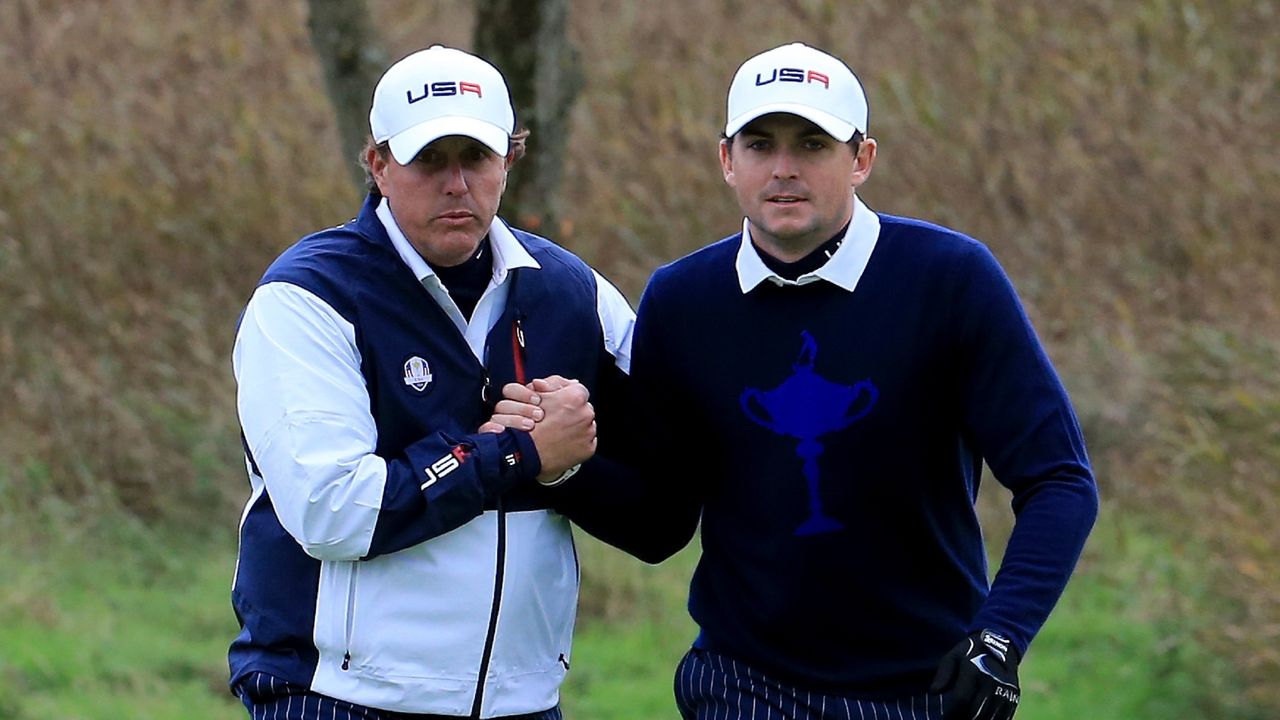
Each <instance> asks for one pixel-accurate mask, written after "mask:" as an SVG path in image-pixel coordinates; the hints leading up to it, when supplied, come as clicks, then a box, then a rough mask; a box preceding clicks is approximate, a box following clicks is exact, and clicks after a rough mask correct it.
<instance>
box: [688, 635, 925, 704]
mask: <svg viewBox="0 0 1280 720" xmlns="http://www.w3.org/2000/svg"><path fill="white" fill-rule="evenodd" d="M675 691H676V707H677V708H678V709H679V710H680V715H681V717H683V718H684V720H941V718H942V697H941V696H939V695H919V696H916V697H904V698H900V699H898V700H861V699H858V698H851V697H843V696H840V695H822V694H819V693H815V692H808V691H806V690H801V689H799V688H795V687H791V686H788V685H783V684H781V683H777V682H774V681H773V680H770V679H769V678H768V677H766V676H765V675H764V674H763V673H761V672H759V671H758V670H755V669H753V668H749V667H747V666H746V664H744V663H742V662H741V661H738V660H734V659H732V658H728V657H725V656H723V655H719V654H717V653H713V652H711V651H709V650H700V649H698V648H693V649H691V650H690V651H689V652H688V654H686V655H685V656H684V659H683V660H681V661H680V664H679V665H678V666H677V667H676V677H675Z"/></svg>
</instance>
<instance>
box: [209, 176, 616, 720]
mask: <svg viewBox="0 0 1280 720" xmlns="http://www.w3.org/2000/svg"><path fill="white" fill-rule="evenodd" d="M489 240H490V246H491V247H492V249H493V253H494V256H493V258H494V259H493V278H492V281H491V282H490V284H489V287H488V288H487V289H486V290H485V293H484V295H483V296H482V297H481V299H480V301H479V303H478V304H477V306H476V308H475V310H474V312H473V314H472V319H471V322H470V323H467V322H466V320H465V319H464V318H463V317H462V314H461V312H460V311H459V310H458V308H457V306H456V305H455V304H454V303H453V301H452V300H451V299H450V298H449V296H448V292H447V290H445V289H444V288H443V287H442V286H441V285H440V283H439V281H438V279H437V278H436V276H435V275H434V273H432V271H431V270H430V268H429V266H427V264H426V263H425V262H423V260H422V258H421V257H420V256H418V255H417V253H416V252H414V250H413V249H412V247H411V246H410V245H409V243H408V242H407V240H405V238H404V236H403V235H402V234H401V233H400V231H399V229H398V228H397V227H396V225H395V221H394V218H392V217H391V214H390V211H389V209H388V208H387V206H386V203H385V201H382V200H381V198H380V197H379V196H377V195H376V194H373V195H370V197H369V199H368V200H367V201H366V202H365V204H364V207H363V208H362V210H361V212H360V214H359V216H358V217H357V218H356V219H354V220H352V221H351V222H349V223H347V224H345V225H342V226H339V227H336V228H332V229H329V230H325V231H322V232H319V233H315V234H313V235H310V236H308V237H306V238H303V239H302V240H301V241H299V242H298V243H297V244H296V245H294V246H293V247H291V248H289V249H288V250H287V251H285V252H284V253H283V254H282V255H281V256H280V257H279V258H278V259H277V260H276V261H275V262H274V263H273V264H272V265H271V266H270V268H269V269H268V270H267V271H266V273H265V275H264V276H263V277H262V279H261V281H260V283H259V285H258V287H257V289H256V291H255V292H254V294H253V297H252V299H251V300H250V301H249V303H248V306H247V307H246V308H245V311H244V314H243V315H242V317H241V320H240V324H239V328H238V331H237V335H236V343H235V350H234V369H235V375H236V380H237V383H238V410H239V416H240V421H241V426H242V430H243V438H244V446H245V455H246V461H247V466H248V469H249V477H250V481H251V485H252V492H251V495H250V497H249V501H248V503H247V504H246V506H245V509H244V513H243V516H242V518H241V523H240V552H239V558H238V562H237V567H236V575H235V581H234V586H233V591H232V601H233V605H234V608H235V611H236V615H237V618H238V619H239V621H240V626H241V631H240V634H239V636H238V637H237V638H236V639H235V641H234V642H233V643H232V645H231V650H230V656H229V661H230V666H231V684H232V687H235V685H236V683H238V682H239V681H240V680H241V679H242V678H244V677H246V676H247V675H248V674H250V673H253V672H265V673H268V674H270V675H273V676H276V677H278V678H281V679H283V680H286V681H289V682H292V683H295V684H299V685H303V686H306V687H310V688H311V689H312V690H314V691H315V692H318V693H321V694H324V695H328V696H331V697H335V698H339V699H342V700H346V701H348V702H352V703H357V704H360V705H365V706H369V707H374V708H381V709H387V710H393V711H399V712H408V713H431V714H440V715H451V716H452V715H456V716H464V717H477V718H489V717H499V716H504V715H514V714H522V713H530V712H537V711H541V710H545V709H547V708H550V707H553V706H554V705H556V703H557V702H558V699H559V695H558V692H559V691H558V688H559V686H560V683H561V681H562V680H563V678H564V675H565V672H566V670H567V669H568V666H569V657H570V638H571V635H572V630H573V624H574V616H575V610H576V605H577V592H578V580H579V575H578V566H577V558H576V554H575V550H574V545H573V538H572V533H571V530H570V526H569V522H568V520H567V519H566V517H565V516H563V515H560V514H558V513H557V512H555V511H554V510H552V509H551V505H552V501H553V499H554V491H550V490H547V489H545V488H542V487H540V486H539V485H538V484H537V483H536V482H534V481H533V480H532V478H533V476H534V475H536V474H537V472H538V470H539V463H538V462H537V460H536V457H537V453H536V450H535V449H534V448H533V444H532V441H531V440H530V438H529V436H528V434H527V433H523V432H517V431H512V430H508V431H506V432H504V433H502V434H479V433H477V428H478V427H479V426H480V424H481V423H482V422H484V421H485V420H487V419H488V417H489V415H490V414H491V412H492V403H493V402H494V400H495V399H496V397H495V396H496V395H497V394H500V390H501V387H502V386H503V384H505V383H508V382H513V381H516V380H521V381H524V380H526V379H532V378H535V377H544V376H547V375H551V374H560V375H563V376H565V377H571V378H576V379H579V380H581V381H582V382H583V383H585V384H586V385H587V386H588V388H589V389H591V391H592V401H593V403H594V404H596V405H597V406H598V405H599V404H600V403H601V402H606V401H604V400H602V398H601V395H600V393H603V392H605V387H606V386H607V385H609V383H610V382H611V380H610V377H617V376H620V375H621V373H624V372H625V371H626V370H627V368H628V363H629V353H630V342H631V330H632V325H633V322H634V314H633V313H632V310H631V307H630V305H629V304H628V303H627V301H626V300H625V298H623V296H622V295H621V294H620V293H619V292H618V290H617V289H616V288H614V287H613V286H612V285H610V284H609V283H608V282H607V281H605V280H604V279H603V278H601V277H600V276H599V275H598V274H597V273H595V272H594V271H593V270H592V269H591V268H589V267H588V266H587V265H586V264H584V263H583V262H582V261H581V260H580V259H578V258H577V257H575V256H574V255H572V254H571V253H569V252H567V251H565V250H564V249H562V248H560V247H558V246H556V245H554V244H553V243H551V242H549V241H548V240H546V239H543V238H540V237H537V236H534V235H531V234H528V233H524V232H521V231H519V230H513V229H510V228H508V227H507V226H506V225H505V224H504V223H503V222H502V221H501V220H498V219H495V220H494V222H493V224H492V226H491V227H490V230H489Z"/></svg>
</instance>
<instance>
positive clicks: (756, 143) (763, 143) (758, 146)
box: [747, 140, 769, 150]
mask: <svg viewBox="0 0 1280 720" xmlns="http://www.w3.org/2000/svg"><path fill="white" fill-rule="evenodd" d="M747 149H748V150H767V149H769V141H768V140H752V141H751V142H749V143H747Z"/></svg>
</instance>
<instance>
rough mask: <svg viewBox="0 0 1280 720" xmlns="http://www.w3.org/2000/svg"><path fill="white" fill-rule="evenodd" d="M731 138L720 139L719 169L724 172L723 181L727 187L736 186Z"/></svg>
mask: <svg viewBox="0 0 1280 720" xmlns="http://www.w3.org/2000/svg"><path fill="white" fill-rule="evenodd" d="M732 142H733V138H725V139H723V140H721V141H720V171H721V172H723V173H724V181H725V182H726V183H728V185H729V187H736V185H735V183H736V182H737V180H736V179H735V178H734V177H733V149H732V148H731V147H730V144H731V143H732Z"/></svg>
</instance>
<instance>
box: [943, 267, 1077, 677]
mask: <svg viewBox="0 0 1280 720" xmlns="http://www.w3.org/2000/svg"><path fill="white" fill-rule="evenodd" d="M975 247H976V249H975V251H974V252H972V253H971V254H970V255H969V257H968V258H967V264H966V265H965V266H964V267H963V269H962V272H963V277H962V279H961V283H960V285H961V302H959V303H957V304H956V305H955V306H954V311H955V312H957V314H958V317H957V323H956V327H957V328H958V329H959V332H960V342H959V347H960V357H959V361H960V363H961V366H960V371H961V375H960V377H961V379H962V380H961V384H962V387H963V388H964V390H963V399H962V407H963V412H964V426H965V427H964V429H965V433H966V435H967V437H968V438H969V439H970V440H971V441H972V442H973V444H974V446H975V447H976V449H977V451H978V452H979V453H980V454H981V456H982V457H983V458H984V459H985V460H986V462H987V464H988V465H989V466H990V467H991V470H992V472H993V473H994V475H995V477H996V479H997V480H999V481H1000V483H1001V484H1003V485H1004V486H1005V487H1007V488H1009V490H1011V491H1012V493H1013V500H1012V506H1013V511H1014V513H1015V516H1016V520H1015V524H1014V529H1013V533H1012V536H1011V537H1010V539H1009V543H1008V546H1007V548H1006V550H1005V554H1004V557H1003V560H1002V561H1001V563H1000V569H999V571H998V573H997V574H996V577H995V580H994V582H993V583H992V586H991V589H990V592H989V594H988V596H987V599H986V602H985V603H984V604H983V606H982V608H981V610H980V611H979V613H978V615H977V616H976V617H975V618H974V619H973V623H972V627H971V628H970V630H977V629H980V628H992V629H999V630H1002V631H1004V632H1006V633H1008V634H1009V636H1010V637H1011V638H1012V639H1013V641H1014V643H1015V644H1016V645H1017V646H1018V648H1019V649H1020V650H1021V651H1023V652H1025V651H1026V649H1027V646H1028V645H1029V644H1030V643H1031V640H1032V639H1033V638H1034V637H1035V635H1036V633H1037V632H1038V631H1039V629H1040V627H1041V626H1042V625H1043V624H1044V621H1045V620H1046V619H1047V618H1048V616H1049V613H1050V611H1051V610H1052V609H1053V607H1054V605H1055V604H1056V603H1057V601H1058V598H1059V597H1060V596H1061V594H1062V592H1063V590H1064V589H1065V587H1066V584H1067V580H1068V579H1069V578H1070V576H1071V573H1072V572H1073V570H1074V568H1075V565H1076V562H1077V561H1078V560H1079V557H1080V553H1081V551H1082V549H1083V547H1084V543H1085V539H1086V538H1087V537H1088V534H1089V531H1090V529H1091V528H1092V526H1093V522H1094V520H1095V518H1096V516H1097V512H1098V491H1097V485H1096V484H1095V482H1094V478H1093V474H1092V471H1091V470H1090V466H1089V459H1088V456H1087V454H1086V452H1085V445H1084V438H1083V436H1082V433H1081V431H1080V425H1079V423H1078V422H1077V420H1076V416H1075V413H1074V411H1073V410H1072V407H1071V403H1070V400H1069V399H1068V397H1067V393H1066V390H1065V389H1064V387H1063V385H1062V382H1061V381H1060V380H1059V378H1058V375H1057V373H1056V372H1055V370H1054V368H1053V365H1052V363H1051V362H1050V360H1049V358H1048V356H1047V355H1046V354H1045V351H1044V348H1043V347H1042V346H1041V343H1040V341H1039V339H1038V338H1037V337H1036V333H1035V330H1034V329H1033V328H1032V325H1031V322H1030V320H1029V318H1028V317H1027V315H1026V312H1025V311H1024V310H1023V307H1022V304H1021V302H1020V301H1019V299H1018V297H1017V294H1016V292H1015V290H1014V288H1013V285H1012V284H1011V283H1010V281H1009V278H1008V277H1007V276H1006V275H1005V273H1004V271H1003V270H1002V269H1001V268H1000V266H999V264H998V263H997V262H996V260H995V258H994V257H993V256H992V255H991V254H990V252H989V251H987V249H986V248H985V247H982V246H980V245H976V246H975Z"/></svg>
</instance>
